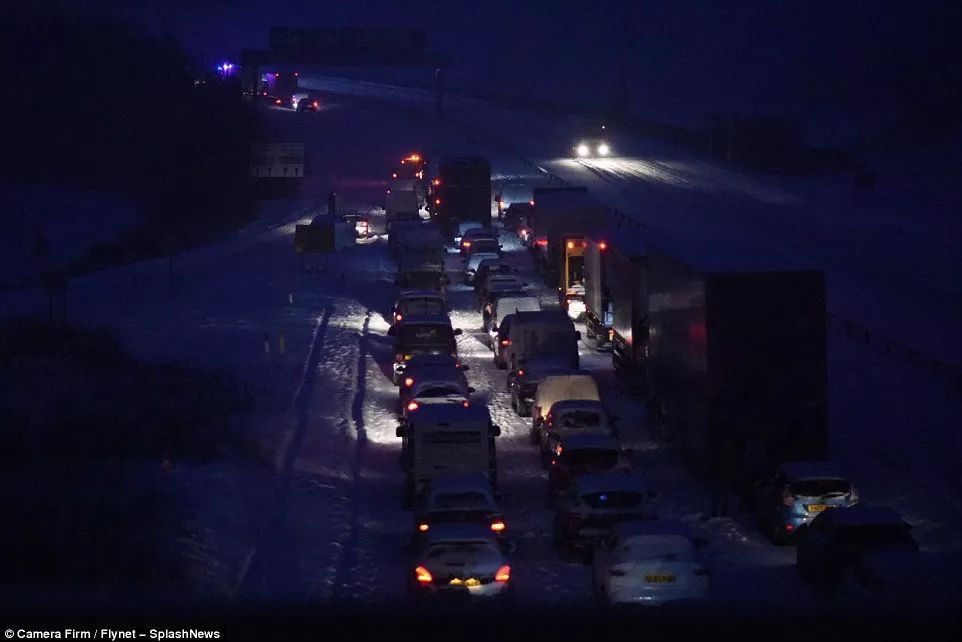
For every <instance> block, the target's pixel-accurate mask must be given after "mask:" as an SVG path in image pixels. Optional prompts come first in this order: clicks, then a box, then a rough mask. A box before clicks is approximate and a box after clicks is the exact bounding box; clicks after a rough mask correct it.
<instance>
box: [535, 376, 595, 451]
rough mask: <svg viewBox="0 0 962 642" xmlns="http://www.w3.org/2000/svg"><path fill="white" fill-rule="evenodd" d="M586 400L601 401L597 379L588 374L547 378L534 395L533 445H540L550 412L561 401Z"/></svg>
mask: <svg viewBox="0 0 962 642" xmlns="http://www.w3.org/2000/svg"><path fill="white" fill-rule="evenodd" d="M574 399H586V400H591V401H601V395H600V394H599V393H598V384H597V383H595V378H594V377H592V376H591V375H590V374H587V373H577V374H570V375H553V376H550V377H545V378H544V379H543V380H542V381H541V383H540V384H538V390H537V391H536V392H535V393H534V405H533V406H532V408H531V443H534V444H540V443H541V439H542V435H541V431H542V430H543V428H544V424H545V421H546V420H547V417H548V411H550V410H551V407H552V406H553V405H554V404H555V403H557V402H559V401H569V400H574Z"/></svg>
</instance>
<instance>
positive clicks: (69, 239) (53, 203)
mask: <svg viewBox="0 0 962 642" xmlns="http://www.w3.org/2000/svg"><path fill="white" fill-rule="evenodd" d="M0 201H2V202H3V204H4V205H3V207H2V208H0V226H2V229H3V230H4V234H3V235H2V240H0V285H3V284H5V283H14V282H18V281H20V280H29V279H33V278H36V277H37V276H38V275H39V274H40V273H41V272H42V271H44V270H48V269H57V268H59V267H62V266H64V265H65V264H67V263H68V262H70V261H72V260H74V259H77V258H80V257H81V256H83V255H84V254H85V253H86V252H87V251H88V250H89V249H90V248H91V247H92V246H93V245H94V244H96V243H107V242H110V241H112V240H114V239H115V238H117V237H118V236H120V235H121V234H123V233H124V232H126V231H128V230H130V229H132V228H133V227H135V226H137V225H138V224H139V223H141V221H142V218H141V214H140V212H138V211H137V208H136V206H134V205H133V204H132V203H130V202H128V201H126V200H125V199H123V198H122V197H119V196H116V195H114V194H107V193H101V192H94V191H90V190H81V189H77V188H67V187H55V186H50V185H9V184H3V185H0Z"/></svg>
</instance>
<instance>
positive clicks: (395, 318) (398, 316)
mask: <svg viewBox="0 0 962 642" xmlns="http://www.w3.org/2000/svg"><path fill="white" fill-rule="evenodd" d="M403 318H404V317H403V316H401V315H400V314H395V315H394V320H395V321H400V320H401V319H403Z"/></svg>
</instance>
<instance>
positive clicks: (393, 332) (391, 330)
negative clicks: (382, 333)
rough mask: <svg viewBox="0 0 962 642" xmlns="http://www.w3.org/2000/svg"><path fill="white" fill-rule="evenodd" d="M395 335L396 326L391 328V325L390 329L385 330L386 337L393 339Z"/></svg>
mask: <svg viewBox="0 0 962 642" xmlns="http://www.w3.org/2000/svg"><path fill="white" fill-rule="evenodd" d="M396 334H397V327H396V326H393V325H392V326H391V327H390V328H388V329H387V336H389V337H393V336H394V335H396Z"/></svg>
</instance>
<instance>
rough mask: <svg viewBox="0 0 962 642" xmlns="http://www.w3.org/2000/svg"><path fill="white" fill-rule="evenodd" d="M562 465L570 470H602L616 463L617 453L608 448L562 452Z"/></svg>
mask: <svg viewBox="0 0 962 642" xmlns="http://www.w3.org/2000/svg"><path fill="white" fill-rule="evenodd" d="M562 455H563V457H564V463H565V464H566V465H568V466H570V467H571V468H591V469H594V470H604V469H606V468H613V467H614V466H615V465H616V464H617V463H618V451H617V450H610V449H608V448H579V449H577V450H563V451H562Z"/></svg>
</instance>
